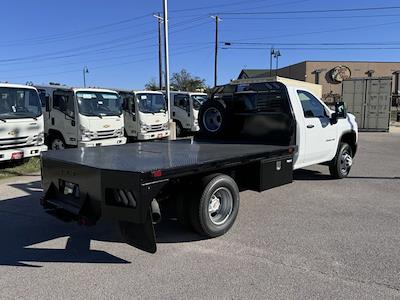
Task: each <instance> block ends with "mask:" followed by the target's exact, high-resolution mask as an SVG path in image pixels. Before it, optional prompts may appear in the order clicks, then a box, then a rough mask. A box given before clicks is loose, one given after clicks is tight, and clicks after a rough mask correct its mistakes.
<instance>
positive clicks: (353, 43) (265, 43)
mask: <svg viewBox="0 0 400 300" xmlns="http://www.w3.org/2000/svg"><path fill="white" fill-rule="evenodd" d="M221 44H224V45H225V46H230V45H269V46H272V45H276V46H280V45H282V46H346V45H352V46H354V45H400V41H397V42H345V43H284V42H283V43H279V42H268V43H267V42H235V41H232V42H221Z"/></svg>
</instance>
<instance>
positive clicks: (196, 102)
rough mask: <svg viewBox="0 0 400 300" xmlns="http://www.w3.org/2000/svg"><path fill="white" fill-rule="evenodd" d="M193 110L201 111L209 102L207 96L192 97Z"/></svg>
mask: <svg viewBox="0 0 400 300" xmlns="http://www.w3.org/2000/svg"><path fill="white" fill-rule="evenodd" d="M192 100H193V109H195V110H200V106H201V105H202V104H203V103H204V102H206V101H207V96H206V95H192Z"/></svg>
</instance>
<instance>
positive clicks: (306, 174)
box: [293, 169, 400, 181]
mask: <svg viewBox="0 0 400 300" xmlns="http://www.w3.org/2000/svg"><path fill="white" fill-rule="evenodd" d="M347 178H349V179H370V180H400V177H385V176H383V177H379V176H351V172H350V176H348V177H347ZM293 180H321V181H323V180H335V179H333V178H332V177H331V176H330V175H329V174H323V173H321V172H319V171H314V170H306V169H299V170H295V171H294V172H293Z"/></svg>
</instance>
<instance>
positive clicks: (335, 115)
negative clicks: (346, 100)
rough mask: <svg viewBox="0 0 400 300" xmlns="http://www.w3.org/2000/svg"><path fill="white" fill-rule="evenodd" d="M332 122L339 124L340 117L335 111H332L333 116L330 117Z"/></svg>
mask: <svg viewBox="0 0 400 300" xmlns="http://www.w3.org/2000/svg"><path fill="white" fill-rule="evenodd" d="M330 122H331V125H335V124H337V122H338V118H337V114H336V113H335V112H334V113H332V115H331V118H330Z"/></svg>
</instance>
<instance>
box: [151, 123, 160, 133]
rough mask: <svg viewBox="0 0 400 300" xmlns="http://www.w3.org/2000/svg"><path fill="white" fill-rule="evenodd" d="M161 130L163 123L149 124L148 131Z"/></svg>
mask: <svg viewBox="0 0 400 300" xmlns="http://www.w3.org/2000/svg"><path fill="white" fill-rule="evenodd" d="M161 130H163V124H158V125H150V130H149V132H154V131H161Z"/></svg>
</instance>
